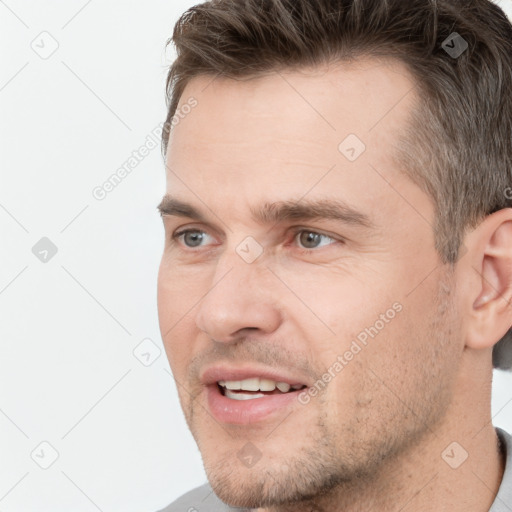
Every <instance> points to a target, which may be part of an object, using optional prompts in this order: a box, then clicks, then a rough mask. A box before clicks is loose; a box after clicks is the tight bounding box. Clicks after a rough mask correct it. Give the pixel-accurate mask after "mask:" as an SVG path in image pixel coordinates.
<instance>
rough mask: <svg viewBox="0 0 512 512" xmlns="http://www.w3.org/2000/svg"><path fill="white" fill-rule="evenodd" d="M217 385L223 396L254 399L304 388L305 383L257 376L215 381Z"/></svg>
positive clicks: (234, 398)
mask: <svg viewBox="0 0 512 512" xmlns="http://www.w3.org/2000/svg"><path fill="white" fill-rule="evenodd" d="M217 386H218V388H219V391H220V393H221V394H222V395H223V396H225V397H226V398H230V399H232V400H254V399H257V398H263V397H265V396H269V395H283V394H286V393H294V392H296V391H300V390H301V389H304V388H306V385H305V384H288V383H287V382H276V381H274V380H271V379H264V378H259V377H252V378H249V379H244V380H220V381H218V382H217Z"/></svg>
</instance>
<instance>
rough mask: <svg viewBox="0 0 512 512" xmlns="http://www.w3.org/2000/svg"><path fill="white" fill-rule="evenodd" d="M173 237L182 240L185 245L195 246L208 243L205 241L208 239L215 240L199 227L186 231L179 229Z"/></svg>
mask: <svg viewBox="0 0 512 512" xmlns="http://www.w3.org/2000/svg"><path fill="white" fill-rule="evenodd" d="M172 237H173V239H175V240H178V241H181V243H183V245H185V247H189V248H192V249H193V248H195V247H201V246H204V245H206V244H205V243H203V242H207V241H208V239H211V240H213V238H212V237H211V236H210V235H209V234H208V233H205V232H204V231H201V230H199V229H187V230H185V231H178V232H177V233H174V235H173V236H172Z"/></svg>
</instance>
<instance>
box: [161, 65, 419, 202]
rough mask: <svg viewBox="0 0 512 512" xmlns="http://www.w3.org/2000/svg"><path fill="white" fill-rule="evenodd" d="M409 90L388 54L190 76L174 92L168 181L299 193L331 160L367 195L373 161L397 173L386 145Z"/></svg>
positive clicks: (180, 185) (392, 140)
mask: <svg viewBox="0 0 512 512" xmlns="http://www.w3.org/2000/svg"><path fill="white" fill-rule="evenodd" d="M415 99H416V95H415V91H414V82H413V79H412V78H411V75H410V74H409V72H408V71H407V69H406V67H405V66H404V65H403V64H401V63H400V62H397V61H392V60H376V59H368V60H358V61H354V62H351V63H336V64H331V65H324V66H319V67H317V68H308V69H306V68H305V69H300V70H294V71H291V70H286V71H285V70H282V71H276V72H272V73H268V74H266V75H264V76H261V77H258V78H252V79H240V80H233V79H226V78H219V77H211V76H199V77H196V78H194V79H192V80H191V81H190V82H189V84H188V85H187V87H186V88H185V90H184V93H183V95H182V97H181V99H180V103H179V105H178V109H177V115H178V118H177V121H178V122H177V123H176V124H175V126H174V128H173V130H172V132H171V136H170V138H169V146H168V154H167V165H168V168H169V170H173V171H175V172H168V174H167V178H168V189H169V188H172V189H173V192H175V191H176V190H178V191H181V192H183V194H185V195H188V196H190V192H196V191H199V190H201V191H202V192H205V191H206V190H209V195H210V196H214V195H216V194H220V191H219V190H214V189H212V185H214V184H218V183H222V184H223V185H225V186H226V187H229V186H232V187H236V189H237V196H238V197H243V198H245V199H247V198H248V197H254V196H255V195H258V194H260V195H262V194H265V195H266V199H267V200H268V199H269V194H272V193H276V192H275V191H276V190H279V191H280V193H282V191H283V189H285V190H286V191H287V192H289V195H290V197H293V196H294V195H297V196H302V195H303V194H304V193H306V190H307V189H308V188H311V187H312V186H314V184H315V183H317V182H318V181H319V180H321V179H322V180H323V178H322V177H323V176H325V175H326V173H328V171H329V170H332V169H335V171H336V173H337V177H338V178H339V177H340V175H344V176H345V178H346V179H347V180H348V181H350V182H351V186H352V187H355V189H357V188H358V186H357V183H358V182H359V186H360V187H359V188H361V187H362V188H363V189H366V190H367V192H368V193H369V195H371V190H370V189H369V188H368V184H367V183H366V182H367V181H368V180H370V179H373V180H375V178H376V175H375V169H377V170H379V171H380V172H381V173H383V175H384V176H386V175H388V174H389V173H393V172H395V173H396V164H395V162H394V159H393V156H394V153H395V150H394V147H395V145H396V142H397V140H398V137H399V133H400V131H401V130H402V129H403V128H404V127H405V126H406V123H407V118H408V113H409V112H410V109H411V108H412V106H413V103H414V101H415ZM192 100H193V103H191V101H192ZM187 104H194V107H193V108H188V107H187ZM354 157H355V158H354ZM372 167H373V168H372ZM329 174H330V176H329V178H330V179H331V178H332V177H333V176H332V174H333V173H329ZM323 181H325V182H324V183H323V185H324V186H325V187H327V188H328V187H330V186H331V185H334V183H331V185H329V180H323ZM379 181H380V183H379V185H380V186H382V178H381V179H380V180H379ZM336 184H337V185H340V183H338V182H337V183H336ZM187 185H188V186H187ZM315 188H316V189H317V190H321V187H320V188H318V187H316V186H315ZM349 188H350V187H349ZM191 189H192V190H191ZM352 192H356V191H355V190H352Z"/></svg>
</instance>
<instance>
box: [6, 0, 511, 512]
mask: <svg viewBox="0 0 512 512" xmlns="http://www.w3.org/2000/svg"><path fill="white" fill-rule="evenodd" d="M194 3H196V2H191V1H188V0H187V1H185V0H166V1H164V0H152V1H151V2H142V1H139V2H134V1H121V0H89V1H87V0H67V1H63V0H61V1H59V0H53V1H46V2H43V1H35V0H0V51H1V60H0V62H1V66H0V112H1V117H0V119H1V121H0V130H1V132H0V140H1V144H0V235H1V242H0V319H1V321H0V340H1V352H0V354H1V355H0V376H1V377H0V510H2V512H31V511H36V510H37V511H38V512H50V511H51V512H69V511H70V510H73V512H82V511H83V512H90V511H91V512H92V511H97V510H100V511H103V512H107V511H109V512H114V511H119V512H121V511H122V512H131V511H137V512H144V511H147V512H154V511H155V510H158V509H159V508H161V507H163V506H165V505H167V504H168V503H170V502H171V501H172V500H174V499H175V498H176V497H178V496H179V495H181V494H182V493H184V492H185V491H187V490H189V489H190V488H192V487H194V486H197V485H200V484H201V483H203V482H204V481H205V475H204V471H203V468H202V465H201V459H200V456H199V453H198V450H197V448H196V445H195V443H194V441H193V439H192V437H191V435H190V434H189V432H188V429H187V427H186V425H185V422H184V420H183V417H182V413H181V409H180V407H179V404H178V401H177V394H176V390H175V386H174V383H173V381H172V378H171V376H170V374H169V366H168V363H167V360H166V358H165V354H164V352H163V347H162V344H161V339H160V333H159V330H158V321H157V310H156V278H157V271H158V265H159V259H160V255H161V251H162V247H163V228H162V225H161V221H160V219H159V217H158V214H157V211H156V205H157V204H158V202H159V200H160V198H161V196H162V195H163V193H164V187H165V175H164V168H163V161H162V158H161V154H160V146H159V143H158V146H157V147H156V148H154V149H152V150H151V151H150V154H149V155H148V156H147V157H146V158H145V159H144V160H143V161H141V162H140V163H139V164H138V165H137V166H136V167H135V168H134V169H133V170H132V172H131V173H130V174H129V175H128V176H127V177H126V178H125V179H124V180H123V181H122V182H121V183H120V184H119V185H118V186H117V187H116V188H115V189H114V190H113V191H112V192H110V193H109V194H108V195H107V196H106V197H105V198H104V199H103V200H102V201H99V200H97V199H95V198H94V197H93V195H92V191H93V189H94V188H95V187H97V186H99V185H101V184H102V183H104V182H105V181H106V180H107V179H108V178H109V177H110V176H111V175H112V174H113V173H114V172H115V171H116V170H117V169H118V168H119V167H120V166H122V165H123V164H124V163H125V162H126V161H127V159H128V158H129V157H130V156H131V154H132V152H133V151H135V150H137V149H138V148H140V147H141V146H142V145H143V144H144V143H145V142H146V141H147V137H148V135H149V134H150V133H151V132H152V131H153V130H154V129H155V128H157V126H158V125H159V123H161V122H162V121H163V120H164V119H165V112H166V111H165V103H164V83H165V75H166V71H167V66H168V64H169V62H170V60H171V58H172V53H170V52H169V51H167V55H166V52H165V42H166V40H167V38H168V37H170V35H171V33H172V29H173V26H174V23H175V21H176V20H177V18H178V16H179V15H180V14H181V13H182V12H183V11H184V10H185V9H186V8H188V7H190V6H191V5H193V4H194ZM501 5H502V7H504V8H505V9H506V10H507V11H508V13H509V14H512V2H511V1H510V0H502V1H501ZM42 32H47V34H43V35H41V33H42ZM57 44H58V48H57V49H56V51H55V52H54V53H53V54H52V55H51V56H47V55H46V54H45V53H44V52H49V51H50V50H51V49H52V45H53V46H56V45H57ZM33 47H34V49H33ZM35 50H37V51H38V52H39V54H38V53H36V51H35ZM40 54H42V56H43V57H47V58H42V57H41V56H40ZM153 145H154V144H153ZM42 237H47V238H49V239H50V240H51V241H52V242H53V244H55V246H56V247H57V251H58V252H57V253H56V255H55V256H53V257H52V258H51V259H49V261H47V262H46V263H43V262H41V261H40V260H39V259H38V258H36V256H35V255H34V254H33V253H32V247H33V246H34V245H35V244H36V243H37V242H38V241H39V240H40V239H41V238H42ZM145 339H149V340H152V341H146V342H145V343H146V344H147V345H143V349H141V350H140V352H144V353H146V352H148V351H149V353H150V356H143V357H142V358H143V359H144V357H145V358H146V359H147V358H148V357H150V359H151V361H153V359H155V358H156V359H155V360H154V362H153V363H152V364H151V365H150V366H145V365H144V364H142V363H141V362H140V361H139V359H137V358H136V357H135V356H134V349H135V348H136V347H137V346H138V345H139V343H141V341H142V340H145ZM159 350H160V351H161V353H160V356H159V357H158V354H159ZM140 352H139V353H140ZM511 383H512V375H510V374H504V373H502V372H496V374H495V383H494V394H493V414H494V415H495V416H494V423H495V424H496V425H499V426H503V427H505V428H506V429H507V430H509V431H510V430H512V386H511ZM43 441H45V442H47V443H49V444H50V445H51V447H53V448H50V447H49V446H48V445H45V444H44V445H40V443H41V442H43ZM52 450H55V451H56V452H57V453H58V458H57V459H56V461H55V462H54V463H53V464H52V465H51V466H50V467H49V468H48V469H42V468H41V467H40V465H41V464H42V465H44V464H48V463H50V462H51V461H52V453H53V452H52Z"/></svg>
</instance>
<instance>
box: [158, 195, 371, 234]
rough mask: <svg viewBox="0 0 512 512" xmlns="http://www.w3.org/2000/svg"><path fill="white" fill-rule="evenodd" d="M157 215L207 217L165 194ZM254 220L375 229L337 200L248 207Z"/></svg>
mask: <svg viewBox="0 0 512 512" xmlns="http://www.w3.org/2000/svg"><path fill="white" fill-rule="evenodd" d="M157 209H158V210H159V212H160V215H161V216H162V217H163V216H176V217H187V218H190V219H193V220H195V221H197V222H205V223H206V222H208V220H207V218H206V217H205V215H203V213H201V212H200V211H199V210H198V209H197V208H195V207H194V206H192V205H191V204H188V203H185V202H183V201H180V200H179V199H177V198H175V197H172V196H170V195H168V194H167V195H165V196H164V197H163V199H162V201H161V203H160V204H159V205H158V207H157ZM250 211H251V215H252V217H253V219H254V220H256V221H257V222H259V223H260V224H269V225H270V224H278V223H280V222H287V221H288V222H290V221H308V220H335V221H339V222H342V223H344V224H348V225H351V226H356V227H362V228H367V229H373V228H375V225H374V223H373V222H372V221H371V220H370V218H369V217H368V215H366V214H365V213H363V212H360V211H358V210H356V209H355V208H353V207H352V206H350V205H348V204H346V203H345V202H343V201H341V200H339V199H321V200H306V199H301V200H298V201H277V202H274V203H264V204H263V205H261V206H259V207H258V208H250Z"/></svg>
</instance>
